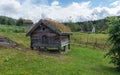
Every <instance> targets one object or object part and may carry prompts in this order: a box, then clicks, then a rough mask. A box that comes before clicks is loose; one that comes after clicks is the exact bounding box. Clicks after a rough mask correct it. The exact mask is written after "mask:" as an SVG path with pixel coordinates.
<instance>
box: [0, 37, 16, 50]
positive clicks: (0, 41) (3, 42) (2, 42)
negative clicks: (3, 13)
mask: <svg viewBox="0 0 120 75" xmlns="http://www.w3.org/2000/svg"><path fill="white" fill-rule="evenodd" d="M0 46H3V47H13V48H14V47H16V46H17V43H15V42H13V41H12V40H10V39H8V38H6V37H3V36H0Z"/></svg>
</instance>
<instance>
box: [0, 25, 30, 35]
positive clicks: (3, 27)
mask: <svg viewBox="0 0 120 75" xmlns="http://www.w3.org/2000/svg"><path fill="white" fill-rule="evenodd" d="M29 28H30V27H29V26H15V25H12V26H11V25H0V32H15V33H25V32H27V31H28V29H29Z"/></svg>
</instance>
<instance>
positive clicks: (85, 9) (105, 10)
mask: <svg viewBox="0 0 120 75" xmlns="http://www.w3.org/2000/svg"><path fill="white" fill-rule="evenodd" d="M0 15H4V16H8V17H13V18H16V19H18V18H20V17H21V18H25V19H32V20H33V21H34V22H37V21H38V20H40V19H41V18H51V19H53V20H56V21H60V22H65V21H70V20H72V21H73V22H77V21H86V20H97V19H101V18H105V17H107V16H118V15H120V0H2V1H1V2H0Z"/></svg>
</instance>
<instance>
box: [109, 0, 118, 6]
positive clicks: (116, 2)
mask: <svg viewBox="0 0 120 75" xmlns="http://www.w3.org/2000/svg"><path fill="white" fill-rule="evenodd" d="M111 5H112V6H118V5H120V0H116V1H115V2H113V3H111Z"/></svg>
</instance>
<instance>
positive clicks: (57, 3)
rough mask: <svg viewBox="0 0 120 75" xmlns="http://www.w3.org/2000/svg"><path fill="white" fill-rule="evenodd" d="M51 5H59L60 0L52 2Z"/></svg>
mask: <svg viewBox="0 0 120 75" xmlns="http://www.w3.org/2000/svg"><path fill="white" fill-rule="evenodd" d="M51 5H52V6H57V5H59V2H58V1H54V2H52V3H51Z"/></svg>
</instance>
